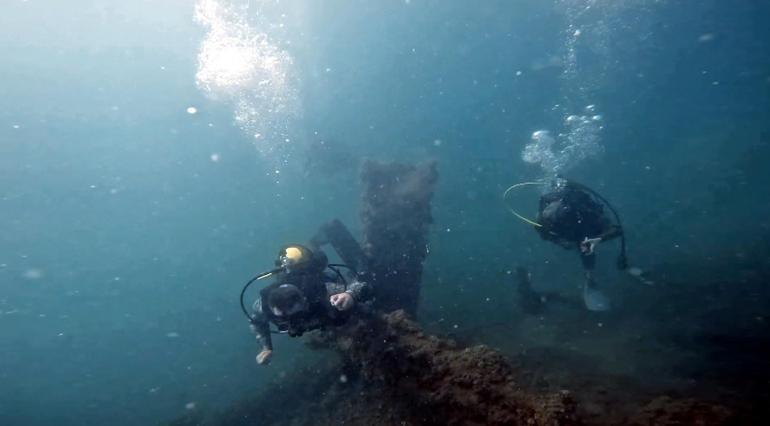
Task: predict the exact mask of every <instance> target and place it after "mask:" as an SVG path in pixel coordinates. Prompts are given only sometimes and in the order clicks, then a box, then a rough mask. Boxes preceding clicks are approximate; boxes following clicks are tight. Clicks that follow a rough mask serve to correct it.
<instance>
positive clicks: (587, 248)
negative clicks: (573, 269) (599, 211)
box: [580, 237, 602, 255]
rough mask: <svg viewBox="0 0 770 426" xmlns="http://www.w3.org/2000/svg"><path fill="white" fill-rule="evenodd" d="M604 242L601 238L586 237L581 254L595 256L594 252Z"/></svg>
mask: <svg viewBox="0 0 770 426" xmlns="http://www.w3.org/2000/svg"><path fill="white" fill-rule="evenodd" d="M600 242H602V238H601V237H597V238H588V237H586V239H585V240H583V241H582V242H581V243H580V252H581V253H583V254H585V255H591V254H594V250H595V249H596V246H597V245H598V244H599V243H600Z"/></svg>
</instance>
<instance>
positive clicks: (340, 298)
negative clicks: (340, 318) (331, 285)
mask: <svg viewBox="0 0 770 426" xmlns="http://www.w3.org/2000/svg"><path fill="white" fill-rule="evenodd" d="M329 303H331V304H332V306H334V307H335V308H337V310H340V311H347V310H348V309H350V308H352V307H353V305H354V304H355V303H356V301H355V300H354V299H353V296H351V295H350V293H337V294H334V295H332V297H330V298H329Z"/></svg>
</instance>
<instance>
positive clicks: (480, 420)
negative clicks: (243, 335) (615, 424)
mask: <svg viewBox="0 0 770 426" xmlns="http://www.w3.org/2000/svg"><path fill="white" fill-rule="evenodd" d="M337 341H338V342H339V345H338V348H339V349H340V351H341V352H343V354H344V356H345V357H347V358H348V359H349V361H350V362H351V363H352V364H354V365H358V366H359V367H360V369H361V374H362V376H363V377H364V380H366V381H368V382H370V383H371V384H372V385H373V386H377V387H381V388H384V389H385V390H386V392H384V395H386V397H387V398H389V399H392V400H393V401H394V402H393V404H397V405H402V406H403V404H404V401H409V403H410V405H411V407H410V410H409V411H410V415H409V416H408V417H409V418H410V419H411V420H410V421H409V422H408V423H409V424H437V425H438V424H440V425H518V424H522V425H573V424H581V422H580V421H579V419H578V418H577V415H576V406H575V403H574V400H573V398H572V397H571V395H570V393H569V392H567V391H562V392H558V393H554V394H541V393H535V392H531V391H527V390H525V389H523V388H522V387H521V385H520V384H519V383H517V382H516V377H517V374H516V372H515V371H514V369H513V368H512V367H511V366H510V365H509V364H508V363H507V362H506V360H505V358H503V356H502V355H501V354H500V353H498V352H497V351H494V350H492V349H490V348H489V347H486V346H483V345H479V346H473V347H468V348H461V347H458V346H457V345H456V344H455V343H454V342H453V341H451V340H446V339H440V338H438V337H436V336H431V335H426V334H425V333H423V331H422V330H421V329H420V327H419V326H418V325H417V323H415V322H413V321H411V320H410V319H408V317H407V314H406V313H405V312H404V311H403V310H399V311H395V312H392V313H390V314H385V315H381V316H378V317H375V318H371V319H369V320H360V321H357V322H355V323H353V324H349V325H348V326H346V327H345V329H344V330H343V331H342V332H341V333H340V334H338V337H337ZM383 403H384V404H385V405H388V404H390V403H391V402H389V401H387V400H386V401H383Z"/></svg>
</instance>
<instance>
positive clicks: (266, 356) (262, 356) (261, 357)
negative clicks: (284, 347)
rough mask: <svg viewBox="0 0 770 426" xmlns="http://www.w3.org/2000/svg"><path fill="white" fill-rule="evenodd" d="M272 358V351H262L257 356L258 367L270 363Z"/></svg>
mask: <svg viewBox="0 0 770 426" xmlns="http://www.w3.org/2000/svg"><path fill="white" fill-rule="evenodd" d="M272 357H273V351H272V350H270V349H262V352H260V353H259V354H258V355H257V364H259V365H265V364H268V363H270V358H272Z"/></svg>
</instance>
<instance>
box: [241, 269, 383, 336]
mask: <svg viewBox="0 0 770 426" xmlns="http://www.w3.org/2000/svg"><path fill="white" fill-rule="evenodd" d="M282 284H293V285H295V286H296V287H297V288H299V289H300V290H301V291H302V293H303V295H304V296H305V298H306V300H307V302H308V306H307V309H306V310H304V311H301V312H298V313H296V314H293V315H288V316H277V315H275V314H274V313H273V312H272V311H271V310H270V309H269V308H268V306H269V305H268V302H267V301H268V296H269V295H270V292H271V291H272V290H273V289H275V288H276V287H278V286H280V285H282ZM367 290H368V285H367V284H366V283H362V282H359V281H354V282H351V283H350V284H349V285H347V286H345V284H344V283H342V282H340V281H338V278H337V277H334V276H332V275H329V274H326V273H323V272H316V273H300V272H295V273H288V274H287V273H281V274H278V275H277V276H276V278H275V281H274V282H273V283H272V284H270V285H269V286H267V287H265V288H264V289H262V290H261V291H260V297H259V298H258V299H257V301H256V302H255V303H254V314H253V315H252V325H253V328H254V332H255V333H256V334H257V340H259V341H260V342H261V343H262V346H263V348H264V349H270V350H272V348H273V345H272V339H271V337H270V323H271V322H272V323H273V324H275V325H276V326H277V327H278V330H279V331H285V332H286V333H288V334H289V335H290V336H292V337H296V336H301V335H302V334H303V333H305V332H306V331H310V330H316V329H322V328H325V327H329V326H338V325H342V324H344V323H345V321H347V319H348V317H349V316H350V313H351V310H347V311H340V310H338V309H337V308H335V307H334V306H332V305H331V303H330V302H329V297H330V296H331V295H334V294H338V293H342V292H347V293H350V295H351V296H353V299H354V300H355V301H356V302H359V301H361V300H362V299H364V298H365V297H366V293H367Z"/></svg>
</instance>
